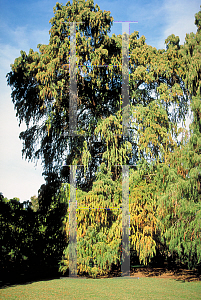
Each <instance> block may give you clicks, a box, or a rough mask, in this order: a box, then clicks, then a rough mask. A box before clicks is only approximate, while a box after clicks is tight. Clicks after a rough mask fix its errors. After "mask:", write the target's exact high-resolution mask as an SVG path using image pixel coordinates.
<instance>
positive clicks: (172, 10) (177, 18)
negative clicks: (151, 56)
mask: <svg viewBox="0 0 201 300" xmlns="http://www.w3.org/2000/svg"><path fill="white" fill-rule="evenodd" d="M199 9H200V3H199V2H198V1H197V0H192V1H188V0H177V1H175V0H167V1H165V2H164V11H165V15H164V20H165V22H166V26H165V30H164V33H163V39H162V40H161V41H159V43H158V48H165V45H164V42H165V39H166V38H167V37H168V36H169V35H171V34H174V35H175V36H179V38H180V44H183V43H184V41H185V37H186V33H190V32H194V33H196V30H197V28H196V26H195V24H194V22H195V14H196V13H197V12H198V11H199Z"/></svg>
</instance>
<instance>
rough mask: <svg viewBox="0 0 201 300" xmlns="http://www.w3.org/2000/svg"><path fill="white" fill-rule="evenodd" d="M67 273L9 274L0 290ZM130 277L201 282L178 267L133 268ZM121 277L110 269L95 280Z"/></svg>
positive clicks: (195, 274)
mask: <svg viewBox="0 0 201 300" xmlns="http://www.w3.org/2000/svg"><path fill="white" fill-rule="evenodd" d="M68 276H69V275H68V271H67V272H66V274H65V275H62V274H61V273H59V272H58V270H56V269H55V270H45V271H41V270H39V269H38V270H35V272H30V271H29V272H27V273H24V274H15V273H14V272H13V273H10V274H6V275H5V276H4V277H2V276H1V278H0V289H4V288H6V287H9V286H16V285H23V284H31V283H33V282H38V281H49V280H55V279H62V278H68ZM130 276H131V277H135V278H136V277H139V278H140V277H148V278H150V277H155V278H166V279H174V280H176V281H181V282H186V281H187V282H193V281H201V274H200V272H198V270H187V269H185V268H182V267H178V266H171V267H170V266H163V267H154V266H152V267H146V266H143V267H142V266H135V267H134V268H132V269H131V272H130ZM117 277H121V270H120V268H115V267H114V268H112V270H111V271H110V272H108V273H107V274H106V275H97V277H96V279H103V278H117ZM78 278H85V279H91V278H93V277H92V276H90V275H89V274H88V273H83V274H81V275H79V274H78Z"/></svg>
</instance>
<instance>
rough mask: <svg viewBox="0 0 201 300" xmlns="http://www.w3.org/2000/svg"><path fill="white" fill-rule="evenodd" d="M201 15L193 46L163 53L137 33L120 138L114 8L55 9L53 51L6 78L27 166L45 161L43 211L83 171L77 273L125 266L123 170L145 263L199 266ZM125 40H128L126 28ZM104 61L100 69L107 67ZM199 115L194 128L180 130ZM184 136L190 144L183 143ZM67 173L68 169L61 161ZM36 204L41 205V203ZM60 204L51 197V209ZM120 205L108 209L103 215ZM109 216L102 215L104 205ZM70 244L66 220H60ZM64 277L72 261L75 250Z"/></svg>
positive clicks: (21, 60)
mask: <svg viewBox="0 0 201 300" xmlns="http://www.w3.org/2000/svg"><path fill="white" fill-rule="evenodd" d="M200 20H201V11H199V12H198V13H197V14H196V15H195V24H196V26H197V32H196V34H194V33H190V34H187V35H186V39H185V43H184V45H180V39H179V37H178V36H175V35H174V34H172V35H170V36H169V37H167V39H166V40H165V44H166V50H164V49H158V50H157V49H156V48H154V47H152V46H149V45H147V44H146V42H145V41H146V39H145V37H144V36H141V37H140V36H139V32H137V31H135V32H133V33H131V34H130V35H129V73H130V75H129V101H130V112H131V118H130V130H129V132H130V134H129V137H127V138H123V136H122V134H121V132H122V126H123V125H122V117H121V116H122V97H121V85H122V84H123V83H122V38H123V36H122V35H118V36H116V35H114V34H113V35H112V37H109V36H108V32H109V31H110V28H111V26H112V24H113V18H112V17H111V16H110V12H108V11H104V12H103V11H101V10H100V8H99V7H98V5H94V2H93V0H87V1H84V0H80V1H79V0H78V1H76V0H74V1H73V3H72V4H70V2H68V3H66V5H62V4H59V3H57V4H56V6H55V7H54V17H53V18H52V19H51V20H50V23H51V25H52V27H51V29H50V40H49V44H48V45H38V49H39V51H38V52H34V51H33V50H32V49H30V51H29V53H28V54H26V53H25V52H24V51H21V56H20V57H18V58H16V60H15V62H14V64H13V65H12V66H11V68H12V70H11V72H10V73H9V74H8V75H7V78H8V84H9V85H10V86H11V88H12V100H13V103H14V107H15V110H16V116H17V117H18V119H19V123H21V122H23V121H25V123H26V125H27V129H26V131H24V132H22V133H21V134H20V138H21V139H22V140H23V150H22V151H23V154H24V155H25V158H27V159H38V158H42V161H43V167H44V175H45V176H46V182H47V184H46V186H42V187H41V189H40V195H39V199H38V202H39V207H41V209H42V208H43V210H44V211H46V212H47V211H48V209H49V208H50V206H51V203H52V201H53V199H54V201H64V202H65V203H66V206H67V207H68V199H69V195H70V194H69V191H70V187H69V183H66V182H68V180H69V171H68V168H67V166H68V165H74V164H77V165H84V168H81V167H79V168H78V170H77V184H78V190H77V202H78V207H79V208H80V207H85V208H87V209H78V211H77V228H78V229H77V238H78V240H77V242H78V269H79V271H80V272H84V271H86V272H92V271H91V269H90V268H89V262H90V258H91V257H93V258H94V259H96V267H94V268H95V269H93V272H94V273H98V272H100V273H101V272H102V273H103V272H106V271H107V270H108V268H111V265H112V263H114V264H115V263H117V261H118V260H120V255H121V252H120V245H121V235H122V233H121V223H122V221H121V210H120V207H121V201H122V172H121V168H120V167H117V165H132V167H130V177H129V185H130V199H129V203H130V204H129V209H130V215H131V217H130V230H131V232H130V240H131V247H132V248H133V249H134V250H135V251H136V253H137V255H138V257H139V260H140V261H141V262H144V263H147V262H148V261H149V260H150V259H151V258H152V257H153V256H154V255H156V253H165V255H167V252H168V251H170V252H172V255H175V256H176V257H178V258H179V259H180V260H181V261H183V262H188V265H189V266H195V265H197V264H199V263H200V261H201V239H200V236H201V232H200V228H201V224H200V222H201V221H200V220H201V218H200V217H201V210H200V208H201V202H200V199H201V196H200V195H201V186H200V181H201V173H200V172H201V168H200V166H201V101H200V97H201V83H200V82H201V81H200V74H201V57H200V54H201V48H200V47H201V46H200V42H201V31H200V26H201V25H200V24H201V23H200V22H201V21H200ZM72 22H77V23H76V24H77V25H76V59H77V62H76V63H77V68H76V79H77V83H76V84H77V133H78V135H77V136H70V135H68V134H69V118H70V112H69V103H70V100H69V98H70V76H71V75H70V68H69V60H70V59H71V57H70V40H71V38H70V33H71V25H70V24H71V23H72ZM124 34H125V33H124ZM100 65H102V67H100ZM189 107H190V108H191V111H192V123H191V126H190V132H188V131H187V130H186V129H184V128H179V123H180V122H183V124H185V120H186V118H187V115H188V111H189ZM181 135H182V138H180V137H181ZM64 164H65V165H66V167H63V165H64ZM33 200H34V199H33ZM54 201H53V202H54ZM109 207H112V208H113V209H111V210H105V209H103V208H109ZM101 209H102V210H101ZM63 224H64V231H65V233H66V241H67V243H68V241H69V232H68V230H69V220H68V214H66V217H65V218H64V220H63ZM62 264H63V265H62V267H61V270H64V271H65V269H66V267H68V264H69V257H68V247H67V248H66V250H65V251H64V257H63V260H62Z"/></svg>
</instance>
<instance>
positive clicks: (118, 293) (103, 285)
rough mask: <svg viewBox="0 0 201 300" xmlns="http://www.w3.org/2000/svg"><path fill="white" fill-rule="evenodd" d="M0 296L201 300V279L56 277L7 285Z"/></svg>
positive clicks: (12, 297)
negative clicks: (186, 280) (184, 280)
mask: <svg viewBox="0 0 201 300" xmlns="http://www.w3.org/2000/svg"><path fill="white" fill-rule="evenodd" d="M0 299H20V300H21V299H51V300H53V299H55V300H59V299H70V300H71V299H79V300H84V299H86V300H88V299H107V300H110V299H115V300H117V299H121V300H122V299H151V300H156V299H165V300H168V299H171V300H173V299H176V300H179V299H192V300H195V299H201V282H200V281H196V282H182V281H176V280H175V279H164V278H144V277H143V278H139V279H125V278H103V279H84V278H82V279H80V278H79V279H72V278H66V279H54V280H43V281H36V282H31V283H26V284H19V285H13V286H9V287H4V288H2V289H1V290H0Z"/></svg>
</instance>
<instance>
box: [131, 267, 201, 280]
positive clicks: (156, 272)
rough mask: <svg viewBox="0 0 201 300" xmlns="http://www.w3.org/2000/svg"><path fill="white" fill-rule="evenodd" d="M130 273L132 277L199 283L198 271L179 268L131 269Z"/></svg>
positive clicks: (200, 278) (199, 275)
mask: <svg viewBox="0 0 201 300" xmlns="http://www.w3.org/2000/svg"><path fill="white" fill-rule="evenodd" d="M132 271H133V272H132V273H131V274H132V276H140V277H158V278H159V277H160V278H169V279H175V280H176V281H182V282H185V281H188V282H192V281H201V274H200V272H199V271H198V270H196V269H195V270H188V269H186V268H184V267H181V266H171V267H170V266H163V267H143V268H133V270H132Z"/></svg>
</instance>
